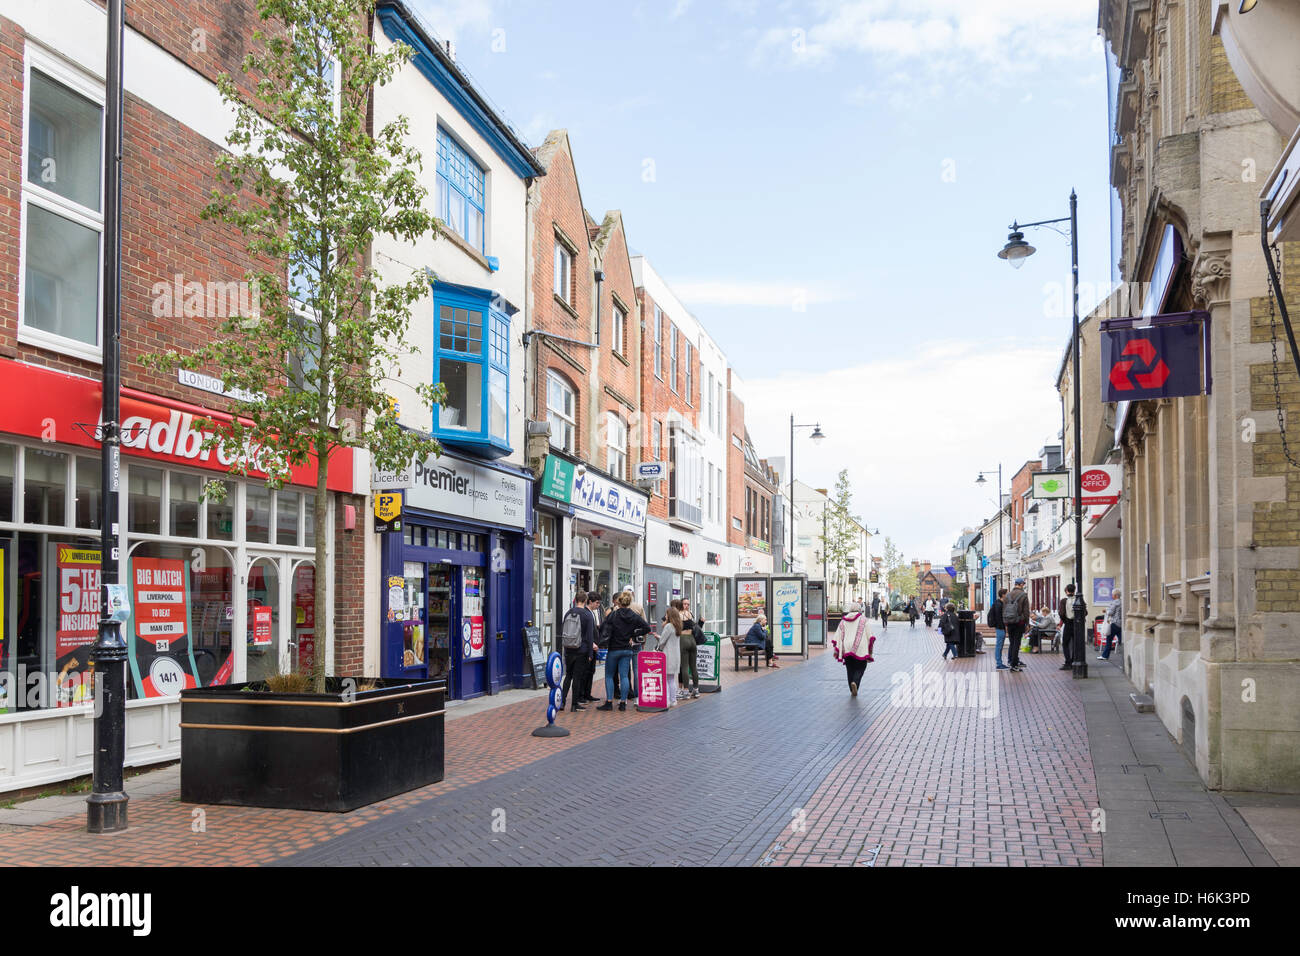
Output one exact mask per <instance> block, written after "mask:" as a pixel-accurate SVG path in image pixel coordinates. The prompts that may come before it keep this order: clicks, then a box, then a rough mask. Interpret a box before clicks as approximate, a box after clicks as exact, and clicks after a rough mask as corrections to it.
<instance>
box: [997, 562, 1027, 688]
mask: <svg viewBox="0 0 1300 956" xmlns="http://www.w3.org/2000/svg"><path fill="white" fill-rule="evenodd" d="M1002 623H1003V625H1004V626H1005V627H1006V630H1007V668H1008V669H1009V670H1013V671H1016V672H1017V673H1019V672H1020V670H1021V669H1022V668H1023V667H1024V665H1023V664H1021V662H1020V642H1021V641H1022V640H1023V639H1024V636H1025V626H1026V625H1027V624H1028V623H1029V595H1028V594H1026V593H1025V579H1024V578H1016V582H1015V587H1013V588H1012V589H1011V592H1010V593H1009V594H1007V596H1006V597H1005V598H1004V599H1003V601H1002Z"/></svg>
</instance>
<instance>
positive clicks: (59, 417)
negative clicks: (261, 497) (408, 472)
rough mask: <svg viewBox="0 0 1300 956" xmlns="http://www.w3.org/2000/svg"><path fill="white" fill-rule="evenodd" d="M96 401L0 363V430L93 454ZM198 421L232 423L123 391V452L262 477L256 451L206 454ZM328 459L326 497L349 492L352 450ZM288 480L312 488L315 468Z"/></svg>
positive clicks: (95, 395) (52, 376) (54, 379)
mask: <svg viewBox="0 0 1300 956" xmlns="http://www.w3.org/2000/svg"><path fill="white" fill-rule="evenodd" d="M101 395H102V387H101V385H100V383H99V382H96V381H94V380H93V379H88V378H82V377H81V376H79V375H69V374H67V373H65V372H57V371H54V370H52V369H47V368H41V367H39V366H36V365H28V364H26V363H24V362H13V361H9V360H7V359H0V431H6V432H11V433H13V434H17V435H25V436H27V437H29V438H39V439H41V440H42V441H45V442H57V443H60V444H65V445H77V446H79V447H82V448H93V449H96V450H98V449H99V441H98V440H97V439H96V437H95V433H96V426H97V425H98V423H99V416H100V408H101V406H102V399H101ZM201 418H211V419H212V420H213V421H214V422H217V423H220V422H223V421H230V420H231V416H230V415H225V414H221V413H218V412H214V411H209V410H208V409H205V408H201V407H199V406H197V405H188V404H186V403H184V402H177V401H173V400H171V399H165V398H161V397H158V396H152V395H147V394H146V393H144V392H139V391H136V390H135V389H130V388H124V389H122V447H123V448H125V449H126V452H127V454H129V455H131V456H132V457H139V458H150V459H153V460H154V461H162V462H168V463H171V464H176V465H188V466H190V467H197V468H205V469H208V470H211V471H216V472H228V471H229V470H230V467H231V465H233V464H235V463H236V461H242V462H245V463H246V464H247V467H248V472H249V474H250V475H253V476H254V477H265V473H264V472H259V470H258V468H257V465H258V458H259V452H260V449H258V448H256V447H253V448H249V449H246V450H243V451H239V450H233V449H227V448H225V447H223V446H221V445H217V446H215V447H212V448H208V449H204V448H203V443H204V441H205V439H206V438H207V437H209V436H210V435H211V434H212V433H211V432H210V431H203V430H201V429H200V428H199V427H198V425H197V421H198V420H199V419H201ZM332 458H333V467H332V468H331V469H330V481H329V487H330V490H331V491H351V490H352V450H351V449H349V448H340V449H338V450H336V451H335V452H334V453H333V456H332ZM292 475H293V477H292V483H293V484H295V485H306V486H308V487H310V486H312V485H314V484H315V483H316V465H315V463H314V462H309V463H308V464H307V465H304V466H302V467H296V468H293V469H292Z"/></svg>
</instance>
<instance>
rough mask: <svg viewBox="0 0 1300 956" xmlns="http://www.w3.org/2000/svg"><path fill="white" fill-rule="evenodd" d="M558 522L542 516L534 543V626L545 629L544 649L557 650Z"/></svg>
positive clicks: (538, 519) (540, 516)
mask: <svg viewBox="0 0 1300 956" xmlns="http://www.w3.org/2000/svg"><path fill="white" fill-rule="evenodd" d="M555 561H556V555H555V519H554V518H552V517H548V516H544V515H539V516H538V518H537V535H536V538H535V539H534V543H533V623H534V624H536V625H537V626H538V627H540V628H541V629H542V647H544V648H547V649H548V650H550V649H552V648H554V646H555V601H556V593H555Z"/></svg>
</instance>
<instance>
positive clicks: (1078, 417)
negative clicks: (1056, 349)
mask: <svg viewBox="0 0 1300 956" xmlns="http://www.w3.org/2000/svg"><path fill="white" fill-rule="evenodd" d="M1062 222H1068V223H1069V224H1070V273H1071V278H1072V284H1073V289H1072V292H1073V294H1072V298H1073V303H1074V338H1073V347H1072V349H1071V351H1072V352H1073V353H1074V362H1073V364H1072V366H1071V374H1072V376H1073V378H1074V388H1073V392H1074V396H1073V397H1074V606H1073V612H1074V615H1073V616H1074V621H1073V628H1072V631H1073V633H1074V645H1073V647H1074V653H1075V654H1076V655H1077V656H1078V660H1076V661H1075V662H1074V677H1075V678H1083V677H1087V676H1088V660H1087V657H1086V655H1085V654H1084V649H1083V644H1084V640H1083V637H1084V634H1085V633H1086V627H1085V623H1084V619H1085V618H1086V617H1087V614H1088V606H1087V604H1086V603H1085V602H1084V600H1083V418H1082V414H1081V409H1080V406H1079V352H1080V348H1081V346H1082V342H1081V341H1080V339H1079V197H1078V194H1077V193H1075V191H1074V190H1073V189H1072V190H1070V215H1069V216H1064V217H1062V218H1060V219H1043V220H1040V221H1039V222H1027V223H1023V224H1021V223H1017V222H1012V223H1011V235H1010V236H1008V237H1007V244H1006V245H1005V246H1003V247H1002V251H1001V252H999V253H998V258H999V259H1005V260H1007V262H1009V263H1010V264H1011V266H1012V267H1013V268H1016V269H1019V268H1020V267H1021V266H1022V265H1024V261H1025V260H1026V259H1028V258H1029V257H1030V256H1032V255H1033V254H1034V252H1035V251H1037V250H1035V249H1034V247H1033V246H1031V245H1030V244H1029V243H1027V242H1025V235H1024V233H1023V232H1021V230H1022V229H1028V228H1029V227H1031V226H1052V225H1055V224H1056V223H1062ZM999 503H1000V502H999ZM999 523H1000V522H999Z"/></svg>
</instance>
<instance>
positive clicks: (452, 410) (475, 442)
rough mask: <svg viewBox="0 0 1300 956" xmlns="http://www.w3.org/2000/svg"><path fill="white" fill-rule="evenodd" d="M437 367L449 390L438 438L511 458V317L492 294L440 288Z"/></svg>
mask: <svg viewBox="0 0 1300 956" xmlns="http://www.w3.org/2000/svg"><path fill="white" fill-rule="evenodd" d="M433 307H434V315H435V316H436V317H437V332H436V334H435V336H434V364H435V370H436V372H435V374H436V376H437V380H438V381H440V382H442V384H443V387H444V388H445V389H446V391H447V395H446V398H445V400H444V401H443V404H442V405H441V406H439V408H438V413H437V419H436V421H437V426H436V428H435V429H434V432H435V434H436V435H437V437H438V438H439V439H441V440H443V441H445V442H446V443H448V444H451V445H464V446H468V447H471V448H473V449H474V450H475V451H476V452H478V453H479V454H487V455H489V456H491V457H499V456H501V455H507V454H509V453H510V433H509V414H508V410H509V405H510V386H509V382H510V345H509V342H510V318H509V316H508V315H506V314H505V312H503V311H500V310H498V309H497V308H496V307H495V306H494V305H493V302H492V299H491V294H490V293H489V292H487V291H486V290H479V289H468V288H465V287H462V286H455V287H450V286H446V285H438V284H435V286H434V302H433Z"/></svg>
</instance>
